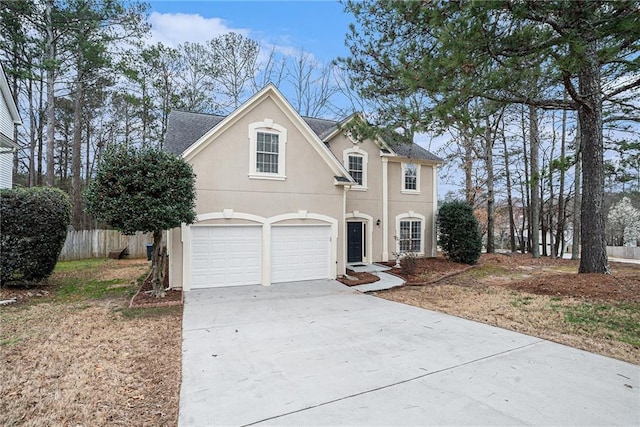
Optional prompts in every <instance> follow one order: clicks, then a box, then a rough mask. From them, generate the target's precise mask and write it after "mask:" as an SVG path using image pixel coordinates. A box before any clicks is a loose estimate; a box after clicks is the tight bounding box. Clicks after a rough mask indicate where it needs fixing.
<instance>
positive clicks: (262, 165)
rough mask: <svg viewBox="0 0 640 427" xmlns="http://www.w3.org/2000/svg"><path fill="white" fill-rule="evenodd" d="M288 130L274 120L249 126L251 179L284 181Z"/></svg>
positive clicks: (266, 120)
mask: <svg viewBox="0 0 640 427" xmlns="http://www.w3.org/2000/svg"><path fill="white" fill-rule="evenodd" d="M286 142H287V130H286V129H285V128H284V127H283V126H280V125H279V124H277V123H274V122H273V120H270V119H265V120H264V121H262V122H255V123H251V124H250V125H249V150H250V151H249V153H250V154H249V178H251V179H272V180H281V181H282V180H284V179H285V178H286V175H285V149H286Z"/></svg>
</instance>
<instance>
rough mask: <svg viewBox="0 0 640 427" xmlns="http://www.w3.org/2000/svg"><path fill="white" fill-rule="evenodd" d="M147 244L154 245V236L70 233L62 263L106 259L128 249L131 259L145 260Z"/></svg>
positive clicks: (114, 233)
mask: <svg viewBox="0 0 640 427" xmlns="http://www.w3.org/2000/svg"><path fill="white" fill-rule="evenodd" d="M147 243H153V234H151V233H136V234H135V235H133V236H125V235H124V234H122V233H120V232H119V231H116V230H79V231H68V232H67V240H65V242H64V246H63V247H62V251H61V252H60V257H59V258H58V259H59V260H60V261H70V260H76V259H85V258H106V257H107V256H108V255H109V252H110V251H112V250H114V249H122V248H124V247H127V248H128V251H129V256H128V257H129V258H145V257H146V256H147Z"/></svg>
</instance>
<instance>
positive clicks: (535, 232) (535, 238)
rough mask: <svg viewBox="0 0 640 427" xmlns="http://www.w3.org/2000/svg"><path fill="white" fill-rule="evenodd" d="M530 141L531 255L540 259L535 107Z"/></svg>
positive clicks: (531, 118)
mask: <svg viewBox="0 0 640 427" xmlns="http://www.w3.org/2000/svg"><path fill="white" fill-rule="evenodd" d="M529 141H530V147H529V148H530V150H531V154H530V159H529V160H530V161H529V163H530V165H531V174H530V175H531V182H530V187H531V225H530V229H531V254H532V255H533V257H534V258H540V196H539V193H538V182H539V180H540V171H539V167H538V150H539V148H540V135H539V133H538V111H537V110H536V107H533V106H529Z"/></svg>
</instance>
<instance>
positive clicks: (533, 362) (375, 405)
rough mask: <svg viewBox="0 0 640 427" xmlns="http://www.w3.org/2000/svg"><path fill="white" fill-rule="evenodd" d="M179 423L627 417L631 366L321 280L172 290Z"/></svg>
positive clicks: (638, 386) (639, 374)
mask: <svg viewBox="0 0 640 427" xmlns="http://www.w3.org/2000/svg"><path fill="white" fill-rule="evenodd" d="M182 348H183V353H182V389H181V392H180V420H179V424H180V425H181V426H210V425H216V426H221V425H296V426H300V425H444V424H446V425H523V424H524V425H526V424H530V425H581V426H586V425H640V366H636V365H632V364H629V363H624V362H620V361H617V360H614V359H609V358H606V357H602V356H598V355H595V354H591V353H587V352H584V351H581V350H576V349H573V348H570V347H566V346H563V345H559V344H555V343H552V342H549V341H545V340H541V339H539V338H534V337H530V336H527V335H522V334H518V333H515V332H511V331H507V330H504V329H499V328H495V327H491V326H487V325H484V324H480V323H475V322H471V321H467V320H463V319H460V318H456V317H452V316H447V315H444V314H439V313H435V312H431V311H427V310H423V309H420V308H416V307H411V306H407V305H403V304H399V303H394V302H390V301H385V300H382V299H378V298H376V297H373V296H369V295H364V294H360V293H357V292H355V291H353V290H351V289H349V288H348V287H346V286H343V285H342V284H340V283H338V282H335V281H330V280H321V281H308V282H298V283H286V284H278V285H273V286H271V287H268V288H265V287H262V286H249V287H234V288H217V289H208V290H194V291H190V292H187V293H186V294H185V308H184V319H183V347H182Z"/></svg>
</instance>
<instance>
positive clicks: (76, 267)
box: [53, 258, 109, 273]
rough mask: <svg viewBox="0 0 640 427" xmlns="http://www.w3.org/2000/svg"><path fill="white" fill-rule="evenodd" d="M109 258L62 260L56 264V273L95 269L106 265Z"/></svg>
mask: <svg viewBox="0 0 640 427" xmlns="http://www.w3.org/2000/svg"><path fill="white" fill-rule="evenodd" d="M107 262H109V260H106V259H100V258H91V259H81V260H77V261H60V262H58V263H57V264H56V268H55V269H54V270H53V272H54V273H70V272H72V273H75V272H81V271H85V272H86V271H87V270H95V269H98V268H100V267H102V266H104V265H105V264H106V263H107Z"/></svg>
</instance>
